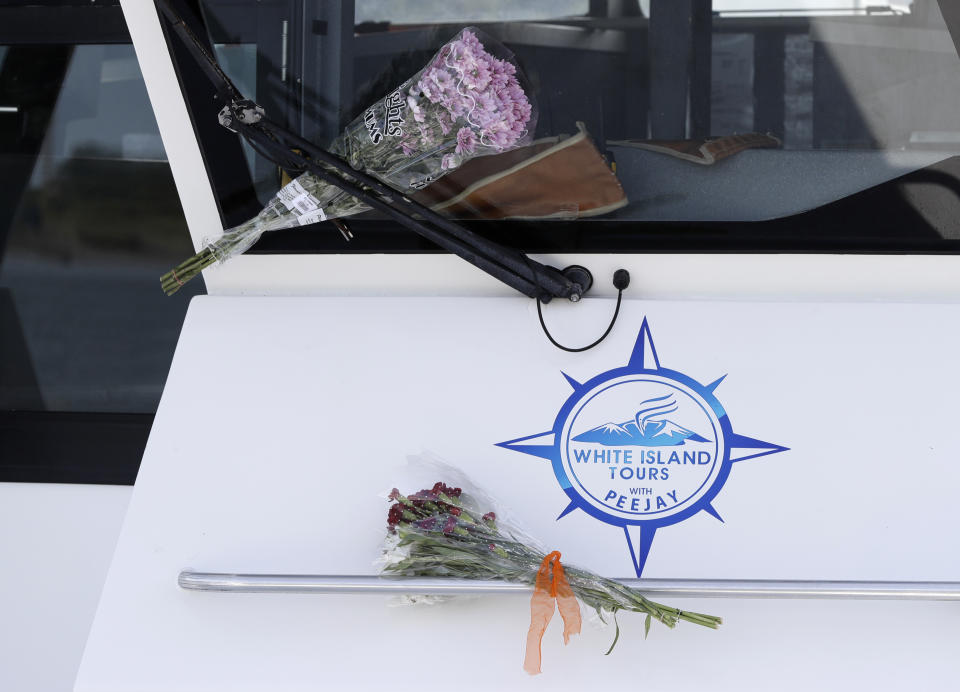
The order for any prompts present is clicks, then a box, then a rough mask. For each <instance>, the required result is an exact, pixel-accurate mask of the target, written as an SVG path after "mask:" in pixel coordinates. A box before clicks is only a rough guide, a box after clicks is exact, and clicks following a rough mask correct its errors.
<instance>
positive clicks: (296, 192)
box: [277, 180, 327, 226]
mask: <svg viewBox="0 0 960 692" xmlns="http://www.w3.org/2000/svg"><path fill="white" fill-rule="evenodd" d="M277 198H278V199H279V200H280V201H281V202H282V203H283V206H285V207H286V208H287V209H288V210H289V211H292V212H295V213H296V214H297V221H298V223H299V224H300V225H301V226H306V225H307V224H311V223H317V222H319V221H326V219H327V215H326V214H324V213H323V209H321V208H320V202H319V200H317V198H316V197H314V196H313V195H311V194H310V193H309V192H307V190H306V189H305V188H304V187H303V185H301V184H300V182H299V181H298V180H292V181H291V182H290V183H288V184H287V185H284V186H283V188H281V189H280V192H278V193H277Z"/></svg>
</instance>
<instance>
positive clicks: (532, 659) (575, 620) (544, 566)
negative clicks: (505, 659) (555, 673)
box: [523, 550, 581, 675]
mask: <svg viewBox="0 0 960 692" xmlns="http://www.w3.org/2000/svg"><path fill="white" fill-rule="evenodd" d="M551 568H552V577H551ZM554 601H556V607H557V609H558V610H559V611H560V617H561V618H563V643H564V644H566V643H568V642H569V641H570V635H572V634H580V622H581V620H580V604H579V603H577V597H576V596H574V595H573V589H571V588H570V582H568V581H567V577H566V575H565V574H564V573H563V565H561V564H560V552H559V551H557V550H554V551H553V552H552V553H550V554H549V555H547V556H546V557H545V558H543V562H541V563H540V569H539V570H538V571H537V581H536V585H535V586H534V589H533V597H532V598H531V599H530V629H529V631H528V632H527V655H526V657H525V658H524V661H523V669H524V670H525V671H527V672H528V673H530V675H538V674H539V673H540V659H541V653H540V643H541V641H543V633H544V632H545V631H546V630H547V625H549V624H550V620H552V619H553V610H554Z"/></svg>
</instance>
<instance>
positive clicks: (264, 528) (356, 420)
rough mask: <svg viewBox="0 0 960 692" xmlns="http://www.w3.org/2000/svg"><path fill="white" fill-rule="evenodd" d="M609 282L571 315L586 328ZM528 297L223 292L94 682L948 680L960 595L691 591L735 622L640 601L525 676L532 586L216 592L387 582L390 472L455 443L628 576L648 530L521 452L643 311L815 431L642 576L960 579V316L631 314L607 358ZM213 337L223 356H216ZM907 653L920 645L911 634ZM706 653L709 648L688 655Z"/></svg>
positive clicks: (701, 685)
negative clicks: (477, 592) (612, 641)
mask: <svg viewBox="0 0 960 692" xmlns="http://www.w3.org/2000/svg"><path fill="white" fill-rule="evenodd" d="M609 307H610V305H609V302H608V301H596V302H594V301H590V302H586V303H584V304H583V305H581V306H578V307H577V308H576V309H575V310H565V311H564V314H563V316H564V317H565V318H566V319H565V320H564V321H563V324H562V325H558V328H557V332H558V335H559V336H561V337H562V338H566V339H574V338H576V334H578V333H580V330H587V331H590V330H593V329H595V328H596V327H597V326H598V325H600V324H602V323H603V322H604V321H605V320H606V318H607V316H608V312H609ZM532 309H533V306H532V305H531V304H530V302H529V301H525V300H522V299H506V300H484V299H477V300H464V299H407V300H384V299H376V300H363V299H340V300H332V299H310V298H289V299H279V298H270V299H256V298H243V299H237V298H216V297H204V298H199V299H196V300H195V301H194V303H193V305H192V306H191V310H190V313H189V315H188V318H187V323H186V326H185V330H184V334H183V337H182V338H181V341H180V344H179V346H178V351H177V354H176V356H175V358H174V364H173V368H172V371H171V374H170V378H169V381H168V386H167V388H166V390H165V392H164V398H163V401H162V402H161V406H160V410H159V412H158V414H157V419H156V424H155V426H154V429H153V431H152V434H151V438H150V442H149V444H148V447H147V452H146V454H145V458H144V462H143V466H142V467H141V472H140V476H139V479H138V484H137V487H136V489H135V491H134V498H133V500H132V503H131V508H130V512H129V514H128V518H127V521H126V523H125V525H124V529H123V532H122V535H121V539H120V542H119V546H118V551H117V556H116V558H115V560H114V563H113V566H112V568H111V571H110V575H109V577H108V580H107V584H106V587H105V595H104V598H103V600H102V602H101V605H100V608H99V610H98V614H97V617H96V621H95V624H94V627H93V629H92V631H91V636H90V640H89V643H88V647H87V652H86V656H85V659H84V662H83V665H82V667H81V670H80V674H79V676H78V681H77V686H76V689H77V690H78V691H79V692H121V691H122V692H137V691H138V690H161V689H163V690H200V689H203V690H221V689H222V690H231V691H239V690H255V689H256V690H259V689H265V688H269V689H272V690H278V691H279V690H300V689H316V688H317V687H318V686H324V687H331V688H341V687H348V688H350V689H375V688H377V689H379V688H382V687H383V686H384V685H385V684H389V686H390V687H392V688H394V689H421V688H422V685H423V679H424V678H423V675H424V671H425V670H429V671H430V673H429V675H430V677H431V679H441V680H456V681H457V682H456V684H457V688H458V689H463V690H481V689H482V690H488V689H506V688H512V687H514V686H518V685H520V684H530V685H534V686H536V685H551V686H552V688H553V689H562V690H568V689H569V690H574V689H582V688H583V687H584V686H587V685H594V684H596V682H597V681H598V680H604V681H605V684H609V685H612V686H627V685H631V686H632V685H637V684H639V685H641V686H642V687H643V688H644V689H650V690H702V689H713V690H718V691H725V690H730V691H733V690H737V691H739V690H743V689H766V688H769V687H770V685H774V686H775V687H776V689H779V690H808V689H866V688H870V689H874V690H901V689H904V686H905V685H907V684H908V683H909V686H910V687H911V688H920V687H924V686H928V687H930V688H932V689H944V688H945V687H946V686H949V685H950V684H952V682H951V681H952V680H955V679H956V677H957V674H958V673H960V663H958V662H957V659H956V658H955V656H953V648H954V647H953V646H952V644H951V642H952V637H951V636H950V633H951V632H952V631H953V630H954V629H955V623H956V619H957V616H958V615H960V605H958V604H941V603H882V602H868V603H849V602H848V603H841V602H836V601H830V602H816V601H814V602H792V601H764V602H750V601H737V600H718V601H686V602H679V601H678V604H679V605H680V606H681V607H684V608H691V609H700V610H703V611H707V612H716V613H718V614H721V615H723V616H724V617H725V618H726V624H725V625H724V627H723V629H722V630H721V631H720V632H709V631H703V630H699V629H697V628H694V627H685V626H684V627H681V628H680V629H678V630H677V631H674V632H667V631H664V630H663V629H662V628H661V629H655V630H654V632H653V634H652V637H651V640H650V641H647V642H643V641H642V637H641V621H640V619H639V618H636V617H631V616H630V615H624V616H623V618H622V621H623V625H624V628H625V632H624V636H623V638H622V639H621V643H620V645H619V646H620V648H619V650H618V651H617V652H616V655H613V656H611V657H610V658H604V657H603V656H602V652H603V650H604V648H605V646H606V645H607V644H608V642H609V638H610V636H611V633H610V632H609V631H604V632H589V631H588V632H587V633H586V634H585V635H584V637H583V638H582V641H576V642H575V643H573V644H571V646H570V647H568V648H567V649H566V650H561V647H560V646H559V644H558V642H559V639H560V637H559V634H558V632H557V631H555V628H552V629H551V632H550V633H548V637H547V639H546V642H545V648H544V650H545V662H546V664H545V668H546V671H547V672H546V674H545V675H544V676H543V677H542V678H540V679H537V680H527V679H526V677H525V676H524V674H523V673H522V672H521V670H520V661H521V658H522V644H523V640H524V632H525V628H526V625H527V619H528V611H527V607H526V605H525V602H524V600H523V599H522V598H520V599H517V598H509V597H504V598H492V599H479V600H475V601H466V602H460V603H456V604H447V605H444V606H441V607H437V608H433V609H429V608H428V609H412V608H407V609H402V608H401V609H398V608H388V607H386V606H387V604H386V602H385V601H384V599H382V598H378V597H357V596H347V597H325V596H271V595H255V594H250V595H247V594H244V595H237V594H203V593H188V592H184V591H181V590H180V589H179V588H178V587H177V586H176V576H177V573H178V572H179V571H180V570H181V569H184V568H192V569H198V570H205V571H246V572H290V573H337V574H351V573H372V572H373V567H372V565H371V561H372V560H373V559H374V558H375V557H376V555H377V552H378V545H379V542H380V540H381V538H382V535H383V521H384V520H383V515H384V511H385V509H386V505H385V503H384V502H383V501H382V499H380V498H378V496H377V494H378V492H379V491H381V490H383V489H385V488H388V487H389V486H390V485H392V484H393V483H394V479H395V478H397V477H398V475H399V473H400V472H399V471H398V470H397V468H398V467H399V466H400V465H402V460H403V456H404V455H405V454H407V453H415V452H418V451H420V450H421V449H424V448H429V449H432V450H434V451H436V452H437V453H439V454H440V455H442V456H444V457H446V458H448V459H449V460H451V461H453V462H454V463H456V464H457V465H458V466H461V467H463V468H464V469H465V470H466V471H467V472H468V473H469V474H470V475H472V476H473V478H474V479H475V480H476V481H477V482H479V483H480V484H482V485H483V486H485V487H486V488H487V489H488V490H489V491H490V492H491V493H492V494H494V495H495V496H497V497H498V498H499V499H501V500H502V501H503V502H504V503H505V504H506V505H508V506H510V507H512V508H513V510H514V511H515V512H516V514H517V515H518V517H519V518H520V519H521V520H522V521H523V523H524V524H525V525H526V526H527V527H528V528H529V530H530V531H531V533H533V534H534V535H536V536H538V537H539V538H540V539H541V540H542V541H543V542H544V543H545V544H546V545H549V546H550V547H556V548H558V549H560V550H561V551H563V553H564V555H565V556H566V557H567V559H569V560H570V561H571V562H576V563H580V564H583V565H585V566H588V567H591V568H594V569H596V570H598V571H600V572H603V573H606V574H608V575H611V576H629V575H630V573H631V563H630V560H629V557H628V556H627V554H626V548H625V542H624V538H623V534H622V532H620V531H618V530H617V529H615V528H613V527H610V526H607V525H605V524H602V523H599V522H597V521H595V520H593V519H590V518H589V517H587V516H586V515H583V514H582V513H574V514H571V515H569V516H567V517H565V518H564V519H563V520H561V521H559V522H556V521H554V519H555V517H556V516H557V514H558V513H559V511H560V510H561V509H562V508H563V507H564V506H565V505H566V496H565V495H564V494H563V492H562V491H561V490H560V488H559V486H558V485H557V483H556V481H555V479H554V477H553V475H552V473H551V471H550V468H549V465H548V464H547V463H546V462H543V461H538V460H536V459H533V458H532V457H527V456H524V455H520V454H517V453H515V452H511V451H509V450H504V449H500V448H497V447H494V446H493V445H494V443H496V442H499V441H503V440H507V439H511V438H515V437H519V436H522V435H524V434H532V433H535V432H539V431H541V430H545V429H548V428H549V427H550V425H551V424H552V422H553V418H554V416H555V415H556V412H557V409H558V408H559V405H560V404H561V403H562V402H563V401H564V400H565V398H566V397H567V395H568V393H569V388H568V385H567V384H566V382H565V381H564V379H563V377H562V376H561V374H560V372H561V370H562V371H564V372H566V373H567V374H569V375H571V376H572V377H574V378H582V379H585V378H588V377H591V376H592V375H595V374H597V373H599V372H602V371H604V370H607V369H610V368H612V367H617V366H619V365H622V364H624V363H625V362H626V360H627V358H628V357H629V353H630V351H631V348H632V346H633V342H634V339H635V338H636V334H637V330H638V329H639V326H640V322H641V320H642V318H643V317H644V316H646V317H648V318H649V319H650V322H651V326H652V329H653V336H654V339H655V341H656V345H657V349H658V353H659V356H660V360H661V363H662V364H663V365H664V366H665V367H671V368H676V369H679V370H681V371H683V372H685V373H686V374H688V375H690V376H692V377H695V378H696V379H699V380H701V381H710V380H712V379H713V378H715V377H717V376H719V375H722V374H724V373H729V377H728V378H727V380H725V381H724V382H723V384H722V385H721V387H720V389H718V390H717V393H718V396H719V397H720V400H721V401H722V403H723V404H724V406H725V407H726V409H727V411H728V413H729V415H730V417H731V420H732V421H733V423H734V429H735V431H736V432H738V433H741V434H746V435H751V436H756V437H760V438H762V439H765V440H769V441H772V442H777V443H780V444H783V445H786V446H789V447H791V451H789V452H787V453H783V454H779V455H775V456H771V457H767V458H764V459H758V460H754V461H746V462H740V463H738V464H736V465H735V466H734V469H733V471H732V473H731V478H730V480H729V481H728V483H727V485H726V486H725V487H724V488H723V490H722V491H721V493H720V495H719V496H718V498H717V499H716V501H715V502H714V505H715V506H716V508H717V509H718V510H719V511H720V513H721V514H722V515H723V516H724V518H725V520H726V523H725V524H720V523H718V522H716V521H715V520H714V519H712V518H710V517H708V516H706V515H704V514H700V515H697V516H695V517H693V518H691V519H689V520H687V521H685V522H684V523H682V524H678V525H676V526H672V527H668V528H664V529H662V530H661V531H660V532H659V533H658V536H657V540H656V542H655V543H654V547H653V551H652V552H651V557H650V560H649V562H648V563H647V571H646V572H645V576H650V577H688V578H738V577H739V578H750V579H759V578H796V579H803V578H814V579H869V580H927V579H929V580H956V579H957V578H958V575H960V557H958V556H957V555H956V552H955V551H952V550H949V549H945V546H948V545H950V541H951V540H952V536H954V535H956V533H957V530H958V528H960V518H958V516H957V514H956V512H955V511H954V503H953V497H954V494H955V488H956V487H957V485H958V482H960V466H957V464H956V463H955V460H956V459H957V458H958V456H960V440H958V438H957V437H956V435H955V431H954V428H955V426H954V424H953V419H954V412H955V410H956V405H955V400H954V398H953V392H955V391H957V389H958V385H960V369H957V368H953V367H951V365H952V363H953V359H954V358H955V354H956V353H957V352H958V346H960V332H958V330H957V329H956V325H957V324H958V323H960V307H957V306H952V305H921V304H915V305H883V304H879V305H866V304H860V305H852V304H835V305H827V304H811V303H795V304H775V303H766V304H762V303H754V304H747V303H740V304H737V303H683V302H677V303H667V302H635V301H629V302H628V303H626V304H625V306H624V310H623V314H622V317H621V322H620V323H619V324H618V326H617V328H616V329H615V330H614V332H613V334H612V335H611V337H610V339H609V340H608V341H607V342H605V343H604V344H603V345H602V346H600V347H598V348H597V349H596V350H594V351H592V352H589V353H587V354H581V355H570V354H565V353H562V352H560V351H557V350H556V349H554V348H553V347H551V346H549V345H548V344H547V342H546V341H545V340H544V339H543V337H542V335H541V334H540V333H539V327H538V325H537V324H536V321H535V319H536V318H535V314H534V313H533V312H532ZM211 354H217V355H216V356H215V357H213V356H212V355H211ZM908 648H909V654H908V653H907V649H908ZM691 652H695V653H691Z"/></svg>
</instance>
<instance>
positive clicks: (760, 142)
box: [610, 132, 781, 166]
mask: <svg viewBox="0 0 960 692" xmlns="http://www.w3.org/2000/svg"><path fill="white" fill-rule="evenodd" d="M610 144H614V145H617V146H625V147H636V148H637V149H647V150H649V151H656V152H659V153H661V154H667V155H668V156H673V157H676V158H678V159H683V160H684V161H690V162H692V163H699V164H701V165H703V166H709V165H711V164H714V163H716V162H717V161H720V160H721V159H725V158H727V157H730V156H733V155H734V154H739V153H740V152H741V151H745V150H747V149H778V148H779V147H780V144H781V142H780V140H779V139H777V138H776V137H773V136H772V135H763V134H760V133H758V132H750V133H748V134H743V135H727V136H726V137H717V138H715V139H679V140H672V141H670V140H656V139H624V140H618V141H616V142H610Z"/></svg>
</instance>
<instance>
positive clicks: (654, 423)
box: [573, 394, 708, 447]
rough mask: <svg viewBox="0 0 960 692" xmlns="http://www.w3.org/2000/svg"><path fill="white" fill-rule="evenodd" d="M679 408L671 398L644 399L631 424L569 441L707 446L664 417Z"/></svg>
mask: <svg viewBox="0 0 960 692" xmlns="http://www.w3.org/2000/svg"><path fill="white" fill-rule="evenodd" d="M678 408H679V407H678V406H677V402H676V399H674V397H673V395H672V394H667V395H666V396H661V397H657V398H654V399H647V400H646V401H644V402H643V403H642V404H640V410H639V411H637V414H636V416H634V419H633V420H629V421H626V422H624V423H604V424H603V425H598V426H597V427H596V428H592V429H590V430H587V431H586V432H584V433H581V434H579V435H577V436H576V437H574V438H573V440H574V442H596V443H599V444H602V445H606V446H609V447H613V446H616V447H624V446H641V445H642V446H644V447H675V446H678V445H682V444H684V443H685V442H686V441H687V440H690V441H691V442H707V441H708V440H707V439H706V438H705V437H701V436H700V435H698V434H697V433H695V432H693V431H692V430H688V429H687V428H684V427H683V426H682V425H677V424H676V423H674V422H673V421H672V420H669V419H668V418H665V416H667V415H669V414H671V413H673V412H675V411H676V410H677V409H678Z"/></svg>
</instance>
